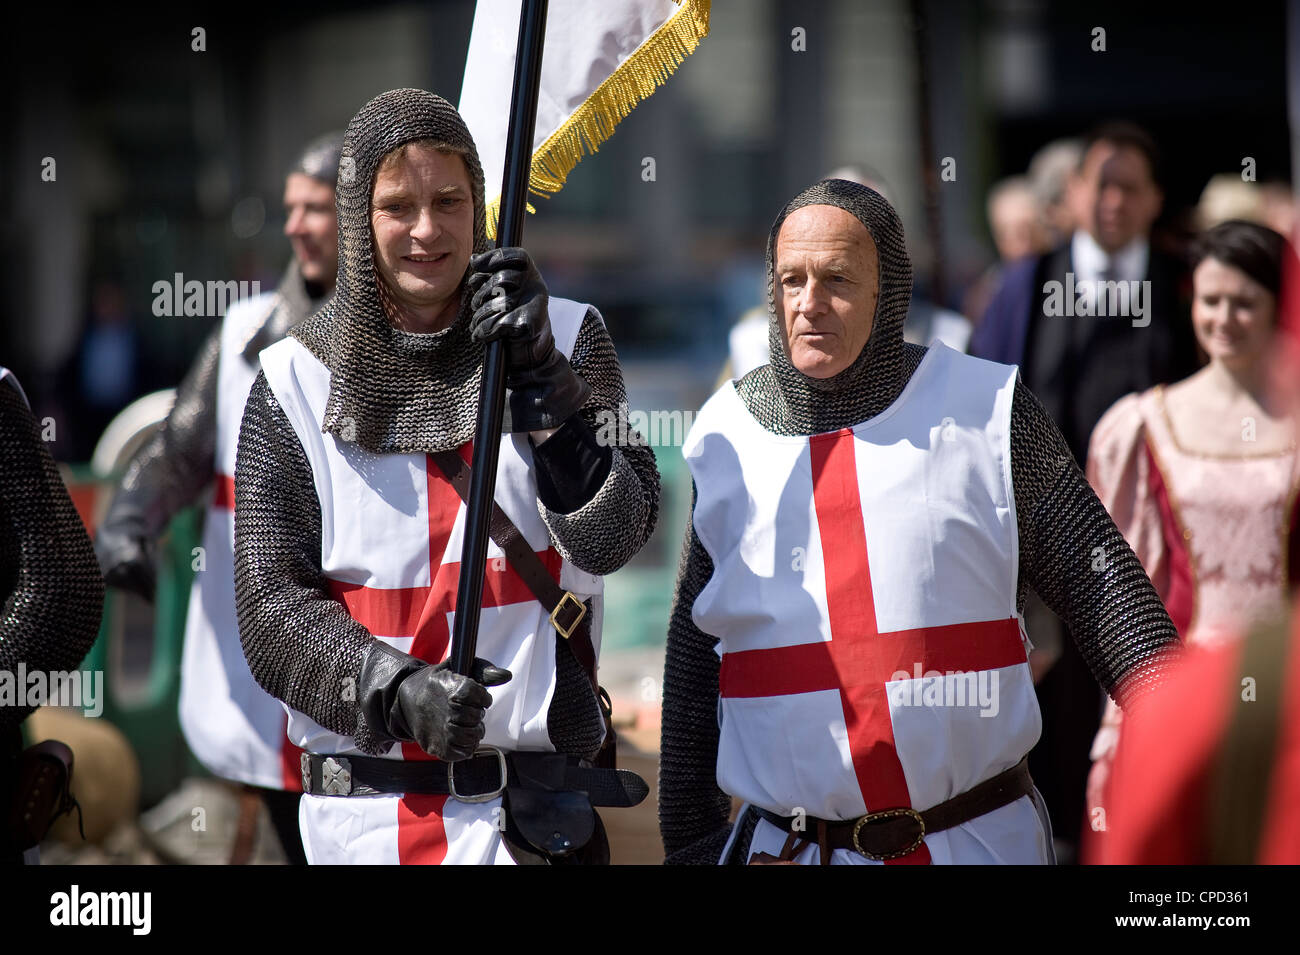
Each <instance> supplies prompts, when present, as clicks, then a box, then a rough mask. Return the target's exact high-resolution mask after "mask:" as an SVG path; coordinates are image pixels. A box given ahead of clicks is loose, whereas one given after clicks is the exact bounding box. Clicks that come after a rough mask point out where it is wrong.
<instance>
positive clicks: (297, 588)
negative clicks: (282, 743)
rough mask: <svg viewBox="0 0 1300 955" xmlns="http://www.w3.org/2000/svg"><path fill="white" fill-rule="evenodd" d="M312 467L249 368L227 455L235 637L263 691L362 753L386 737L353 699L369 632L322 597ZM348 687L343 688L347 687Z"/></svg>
mask: <svg viewBox="0 0 1300 955" xmlns="http://www.w3.org/2000/svg"><path fill="white" fill-rule="evenodd" d="M320 555H321V510H320V500H319V498H318V497H317V495H316V487H315V485H314V483H313V481H312V473H311V465H310V463H309V462H308V461H307V455H306V454H305V453H304V452H303V450H302V445H301V443H300V442H299V441H298V436H297V435H296V434H295V433H294V430H293V426H292V425H290V424H289V419H288V418H287V417H286V416H285V413H284V411H283V410H282V409H281V408H280V404H279V402H278V401H276V399H275V396H274V395H273V394H272V393H271V389H270V387H269V386H268V385H267V383H266V376H265V375H264V374H262V373H260V372H259V373H258V376H257V380H256V381H255V382H254V383H253V389H252V391H251V392H250V393H249V396H248V403H247V405H245V407H244V418H243V421H242V423H241V424H240V429H239V449H238V452H237V453H236V457H235V605H236V611H237V613H238V616H239V639H240V642H241V643H242V644H243V648H244V656H245V657H246V658H247V660H248V668H249V670H250V671H251V672H252V674H253V677H254V678H255V679H256V680H257V682H258V683H259V684H260V685H261V686H262V688H263V689H265V690H266V692H268V693H270V694H271V695H272V696H274V697H276V698H277V699H280V700H283V701H284V702H285V703H287V704H289V706H291V707H293V708H294V709H296V710H298V711H300V712H302V713H305V714H306V715H307V716H309V717H311V718H312V719H313V720H315V721H316V722H317V723H319V724H320V725H321V726H323V727H325V728H326V729H328V730H331V731H333V732H335V733H339V734H340V735H343V736H351V737H353V738H354V739H355V740H356V743H357V748H358V749H360V750H361V751H362V752H366V753H377V752H381V751H382V750H383V749H384V748H385V747H386V746H387V744H388V743H389V742H391V740H390V739H389V738H388V737H387V735H386V733H385V731H384V728H383V727H378V728H375V729H377V731H378V732H376V731H375V729H372V728H371V727H370V726H368V725H367V723H366V720H365V718H364V716H363V715H362V711H361V708H360V706H359V705H358V703H357V693H356V688H357V686H358V682H359V676H360V673H361V667H362V664H363V663H364V662H365V659H366V655H367V653H368V652H369V650H370V648H371V646H372V645H373V644H374V637H373V636H372V635H371V634H370V631H369V630H367V629H366V628H365V627H363V626H362V625H361V624H359V623H357V622H356V621H355V620H353V619H352V617H351V616H349V615H348V612H347V610H346V609H345V608H344V607H343V605H342V604H340V603H339V602H338V601H336V600H334V599H333V598H331V597H330V596H329V591H328V589H327V583H326V580H325V575H324V572H323V571H322V570H321V556H320ZM349 691H351V692H349Z"/></svg>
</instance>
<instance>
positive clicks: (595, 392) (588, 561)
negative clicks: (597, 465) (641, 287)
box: [538, 308, 659, 574]
mask: <svg viewBox="0 0 1300 955" xmlns="http://www.w3.org/2000/svg"><path fill="white" fill-rule="evenodd" d="M570 363H571V364H572V365H573V369H574V371H576V372H577V373H578V374H579V375H581V376H582V377H583V378H584V379H585V380H586V382H587V384H589V385H591V397H590V398H588V399H587V403H586V404H585V405H583V407H582V410H581V411H580V412H579V414H580V415H581V416H582V419H583V420H584V421H585V422H586V423H587V425H588V426H589V428H590V429H591V431H592V433H593V434H594V435H596V437H597V439H598V440H605V439H602V438H601V435H602V434H603V435H605V436H608V435H610V434H611V432H613V433H615V434H616V435H618V436H620V437H622V436H624V435H625V436H626V439H627V440H624V441H619V440H618V439H617V438H616V439H615V440H614V442H613V444H612V447H611V451H612V452H613V453H612V461H611V463H610V468H609V474H608V475H607V476H606V477H605V481H604V483H603V484H601V485H600V487H599V488H598V489H597V490H596V492H595V496H594V497H592V498H591V500H589V501H588V502H587V503H586V504H584V505H582V506H581V507H579V508H577V509H575V510H572V511H570V512H568V513H565V514H561V513H559V512H557V511H553V510H551V509H550V508H548V507H547V506H546V505H545V504H544V503H542V502H541V501H538V510H539V511H540V513H541V515H542V519H543V520H544V521H545V522H546V526H547V527H548V528H549V529H550V532H551V537H552V538H553V539H554V541H555V546H556V549H557V550H559V551H560V553H561V554H562V555H563V556H564V557H565V559H566V560H568V561H569V562H570V563H572V564H574V565H576V566H577V567H580V568H582V569H583V570H585V571H587V572H588V573H590V574H611V573H613V572H614V571H616V570H618V569H619V568H620V567H622V566H623V565H624V564H626V563H627V562H628V561H629V560H631V559H632V557H633V556H634V555H635V554H636V552H637V551H639V550H640V549H641V548H642V546H644V544H645V542H646V541H647V540H649V538H650V532H651V531H653V530H654V527H655V521H656V520H657V519H658V515H659V470H658V468H656V467H655V456H654V452H653V451H652V450H651V449H650V448H649V447H648V446H647V445H646V444H645V443H644V441H638V438H639V435H638V433H637V432H635V431H631V430H630V429H627V428H626V427H624V428H611V427H609V424H610V422H616V421H618V420H619V417H618V416H620V415H622V416H623V419H622V420H624V421H625V420H626V415H627V390H626V388H625V387H624V385H623V372H622V370H621V369H620V368H619V364H618V355H617V354H616V353H615V351H614V342H613V341H612V340H611V339H610V337H609V332H608V331H607V330H606V328H605V322H604V321H603V320H602V319H601V317H600V313H599V312H597V311H596V310H595V309H594V308H593V309H589V310H588V311H587V315H586V317H585V318H584V319H583V321H582V327H581V328H580V329H579V330H578V338H577V341H576V342H575V343H574V346H573V355H572V357H571V359H570ZM607 443H608V442H607ZM542 447H543V448H544V447H545V445H542ZM539 466H540V458H539Z"/></svg>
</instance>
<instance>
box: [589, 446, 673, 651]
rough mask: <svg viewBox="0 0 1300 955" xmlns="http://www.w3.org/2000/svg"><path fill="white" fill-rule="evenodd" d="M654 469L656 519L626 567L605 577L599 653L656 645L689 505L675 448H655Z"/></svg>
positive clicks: (664, 625) (663, 629)
mask: <svg viewBox="0 0 1300 955" xmlns="http://www.w3.org/2000/svg"><path fill="white" fill-rule="evenodd" d="M653 450H654V452H655V462H656V463H657V464H658V467H659V476H660V495H659V519H658V522H657V523H656V524H655V529H654V533H652V534H651V535H650V539H649V540H648V541H646V545H645V547H643V548H642V549H641V551H640V553H638V554H637V555H636V556H635V557H633V558H632V560H631V561H629V562H628V564H627V566H625V567H624V568H623V569H621V570H619V571H617V572H616V573H613V574H610V575H609V576H608V577H606V578H605V624H604V632H603V634H602V636H601V642H600V646H601V655H602V656H604V655H605V654H606V653H610V652H615V653H616V652H618V651H619V650H635V649H642V648H646V647H661V646H663V644H664V641H665V640H666V639H667V635H668V613H669V610H670V609H671V607H672V600H673V588H674V586H675V585H676V583H677V561H678V558H679V556H680V553H681V546H682V531H683V530H684V529H685V528H686V516H687V514H688V513H689V511H690V507H691V475H690V471H689V470H688V469H687V467H686V462H685V461H684V460H683V459H682V453H681V449H680V448H678V447H675V446H674V447H662V448H654V449H653Z"/></svg>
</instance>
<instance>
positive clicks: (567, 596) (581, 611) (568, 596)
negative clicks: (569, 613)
mask: <svg viewBox="0 0 1300 955" xmlns="http://www.w3.org/2000/svg"><path fill="white" fill-rule="evenodd" d="M566 600H572V601H573V604H574V606H575V607H577V608H578V615H577V616H576V617H574V618H573V623H571V624H569V626H568V627H567V628H566V627H562V626H561V625H560V622H559V621H558V620H556V619H555V617H556V615H557V614H558V613H559V612H560V608H561V607H563V606H564V602H565V601H566ZM586 615H587V605H586V604H584V603H583V602H582V601H581V600H579V599H578V598H577V597H576V596H574V594H573V593H572V592H570V591H568V590H566V591H565V592H564V596H563V597H561V598H560V602H559V603H557V604H556V605H555V609H554V610H552V611H551V626H553V627H554V628H555V629H556V630H557V631H559V634H560V636H562V637H563V638H564V639H565V640H568V639H569V634H571V633H573V631H574V630H577V629H578V624H580V623H582V618H583V617H585V616H586Z"/></svg>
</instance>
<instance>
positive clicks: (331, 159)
mask: <svg viewBox="0 0 1300 955" xmlns="http://www.w3.org/2000/svg"><path fill="white" fill-rule="evenodd" d="M342 151H343V134H342V133H341V132H339V131H337V130H335V131H334V132H332V133H325V134H324V135H323V136H318V137H317V138H315V139H313V140H312V141H311V142H309V143H308V144H307V145H306V146H304V147H303V149H302V153H301V154H300V155H299V156H298V158H297V159H296V160H295V161H294V164H293V166H292V167H291V168H290V169H289V172H290V174H292V173H295V172H300V173H302V174H303V175H304V176H311V177H312V178H313V179H319V180H320V181H321V182H323V183H325V185H327V186H330V187H333V185H334V184H335V183H336V182H337V181H338V178H339V156H340V154H341V153H342Z"/></svg>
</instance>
